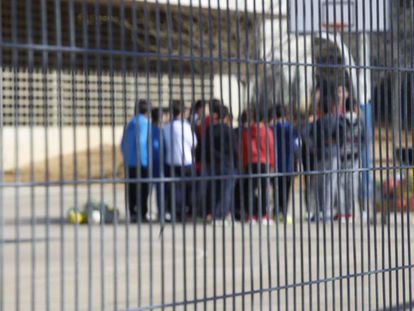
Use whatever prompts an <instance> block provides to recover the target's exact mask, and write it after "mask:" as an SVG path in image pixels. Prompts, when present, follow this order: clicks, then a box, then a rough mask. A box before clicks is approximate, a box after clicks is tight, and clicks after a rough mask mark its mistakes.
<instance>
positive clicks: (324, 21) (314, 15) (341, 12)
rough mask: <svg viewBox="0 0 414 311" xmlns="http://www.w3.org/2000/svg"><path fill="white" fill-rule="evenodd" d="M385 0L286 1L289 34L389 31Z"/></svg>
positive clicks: (387, 10)
mask: <svg viewBox="0 0 414 311" xmlns="http://www.w3.org/2000/svg"><path fill="white" fill-rule="evenodd" d="M389 16H390V14H389V0H376V1H373V0H289V8H288V18H289V31H290V32H293V33H296V32H297V33H312V32H316V33H318V32H320V31H322V32H326V30H328V31H331V32H332V31H334V29H336V30H337V31H341V28H342V27H343V31H344V32H349V31H351V32H356V31H358V32H370V31H373V32H380V31H386V30H388V29H389V26H390V20H389Z"/></svg>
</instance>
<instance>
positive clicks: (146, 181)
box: [121, 83, 364, 225]
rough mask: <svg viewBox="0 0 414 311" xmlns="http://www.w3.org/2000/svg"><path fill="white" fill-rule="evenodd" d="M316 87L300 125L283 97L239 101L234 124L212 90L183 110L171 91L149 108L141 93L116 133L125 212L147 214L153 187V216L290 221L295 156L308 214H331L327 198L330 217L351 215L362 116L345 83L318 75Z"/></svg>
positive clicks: (141, 218)
mask: <svg viewBox="0 0 414 311" xmlns="http://www.w3.org/2000/svg"><path fill="white" fill-rule="evenodd" d="M315 95H317V97H319V100H318V101H317V105H316V106H315V111H317V112H316V118H313V119H309V120H307V122H306V124H305V126H304V127H303V130H302V131H297V130H296V129H295V127H294V126H293V122H292V121H291V118H290V117H289V116H290V115H291V114H290V113H288V111H287V108H286V107H285V106H283V105H274V106H272V107H270V109H268V110H264V109H263V108H261V107H259V106H255V107H253V108H252V109H249V110H245V111H243V112H242V114H241V115H240V118H239V120H238V127H237V128H234V127H233V118H232V115H231V113H230V111H229V109H228V107H226V106H224V105H223V104H222V103H221V102H220V101H219V100H216V99H212V100H209V101H204V100H199V101H197V102H196V103H195V104H194V105H193V106H192V111H190V113H186V110H185V107H184V103H183V102H182V101H178V100H174V101H172V102H171V105H170V106H169V108H166V109H163V108H155V109H152V110H151V109H150V108H151V103H149V102H147V101H145V100H141V101H139V103H138V104H137V109H136V113H135V116H134V117H133V118H132V119H131V121H130V122H129V123H128V124H127V126H126V128H125V131H124V135H123V138H122V143H121V150H122V154H123V158H124V164H125V168H126V169H125V172H126V181H127V194H128V203H127V206H128V211H129V219H130V221H131V222H137V221H138V222H147V221H148V218H147V212H148V195H149V191H150V187H154V188H155V189H156V193H157V211H158V219H159V220H160V221H161V222H169V221H185V220H186V219H189V218H192V219H194V218H195V217H202V218H203V219H204V220H206V221H208V222H212V223H214V224H225V223H226V222H229V221H230V220H241V221H249V222H257V221H259V222H261V223H262V224H265V225H270V224H272V223H273V222H274V218H276V219H277V220H280V221H283V222H286V223H291V222H292V221H293V220H292V218H291V217H290V215H289V212H288V201H289V196H291V187H292V184H293V177H294V175H295V173H294V171H295V170H296V169H297V164H298V161H296V160H298V159H300V158H301V160H302V162H301V163H302V164H303V169H304V170H305V174H304V175H305V181H306V183H305V184H306V195H305V199H306V202H307V208H308V212H309V215H310V220H311V221H319V220H323V221H330V220H331V219H332V215H333V210H334V208H335V207H336V209H337V213H336V218H341V219H344V220H350V218H351V217H352V211H353V210H354V202H355V201H357V200H353V198H354V197H355V196H357V193H358V190H357V189H358V185H359V182H358V180H359V176H358V168H359V152H360V151H359V150H360V146H361V144H363V143H364V130H363V124H362V123H361V121H360V118H359V115H358V111H357V105H356V103H355V101H353V100H352V99H351V96H350V94H349V89H348V88H346V87H342V86H340V87H335V86H334V85H333V84H332V85H331V84H329V83H324V84H322V85H321V86H320V87H318V88H317V94H315ZM269 106H270V105H269ZM150 111H151V117H150V113H149V112H150ZM300 151H302V152H300ZM272 194H273V195H272ZM272 202H273V204H272Z"/></svg>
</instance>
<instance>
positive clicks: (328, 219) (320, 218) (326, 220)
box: [309, 215, 332, 224]
mask: <svg viewBox="0 0 414 311" xmlns="http://www.w3.org/2000/svg"><path fill="white" fill-rule="evenodd" d="M309 221H310V222H316V223H318V222H320V221H322V222H324V223H327V224H328V223H330V222H331V221H332V217H331V216H316V215H312V216H311V217H310V218H309Z"/></svg>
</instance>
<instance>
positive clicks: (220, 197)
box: [206, 168, 235, 219]
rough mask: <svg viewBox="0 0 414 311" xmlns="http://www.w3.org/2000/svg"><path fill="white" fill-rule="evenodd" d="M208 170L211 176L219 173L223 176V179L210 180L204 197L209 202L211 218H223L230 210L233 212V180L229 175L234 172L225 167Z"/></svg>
mask: <svg viewBox="0 0 414 311" xmlns="http://www.w3.org/2000/svg"><path fill="white" fill-rule="evenodd" d="M210 172H211V174H212V176H218V175H221V176H224V177H225V178H223V179H217V180H211V181H210V187H209V188H208V189H209V192H208V194H207V198H206V199H207V201H208V202H210V204H209V206H210V209H209V211H210V212H211V214H212V216H213V219H220V218H224V217H226V216H227V215H228V214H229V213H230V212H233V208H232V207H233V202H234V201H233V199H234V185H235V181H234V179H233V178H230V176H231V175H233V174H234V170H232V169H227V168H225V169H223V170H218V171H216V172H214V171H212V170H211V171H210Z"/></svg>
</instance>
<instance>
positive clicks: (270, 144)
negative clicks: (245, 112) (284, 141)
mask: <svg viewBox="0 0 414 311" xmlns="http://www.w3.org/2000/svg"><path fill="white" fill-rule="evenodd" d="M253 113H254V115H253V118H254V121H253V122H250V123H249V125H248V128H246V129H244V131H243V133H242V155H243V166H244V171H245V172H246V173H247V174H259V176H258V177H254V178H252V179H253V182H252V187H251V186H250V185H251V178H248V179H246V181H245V187H244V193H245V202H246V203H245V204H246V205H247V207H250V206H251V204H250V201H249V198H250V195H251V194H253V196H254V197H253V207H255V209H253V211H252V210H249V213H247V214H248V215H249V220H250V221H256V219H257V217H260V218H261V221H262V223H263V224H265V225H270V224H272V220H271V218H270V215H269V214H270V211H269V210H268V205H267V182H266V177H263V176H260V175H262V174H266V173H269V171H270V170H273V169H274V167H275V159H274V139H273V132H272V130H271V129H270V128H269V127H268V126H267V125H265V123H264V115H263V114H262V113H258V112H257V111H256V112H253Z"/></svg>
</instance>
